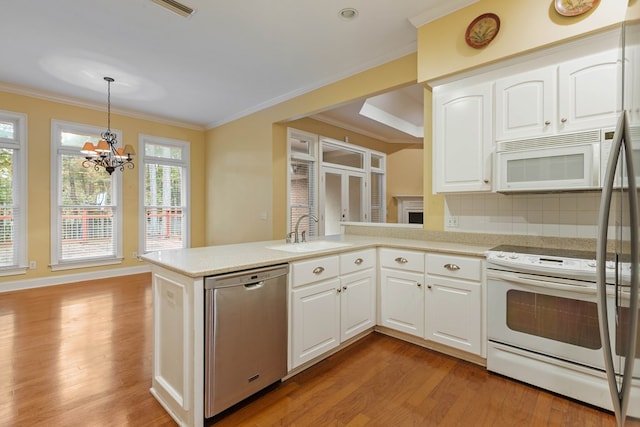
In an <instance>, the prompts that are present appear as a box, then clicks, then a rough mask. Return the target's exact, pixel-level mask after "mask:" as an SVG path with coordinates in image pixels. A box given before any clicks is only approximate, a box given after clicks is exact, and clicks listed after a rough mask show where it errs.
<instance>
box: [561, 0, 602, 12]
mask: <svg viewBox="0 0 640 427" xmlns="http://www.w3.org/2000/svg"><path fill="white" fill-rule="evenodd" d="M599 1H600V0H555V6H556V12H558V13H559V14H560V15H563V16H578V15H582V14H583V13H586V12H588V11H590V10H591V9H593V8H594V7H596V6H597V5H598V3H599Z"/></svg>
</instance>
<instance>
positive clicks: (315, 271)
mask: <svg viewBox="0 0 640 427" xmlns="http://www.w3.org/2000/svg"><path fill="white" fill-rule="evenodd" d="M323 271H324V267H316V268H314V269H313V274H322V272H323Z"/></svg>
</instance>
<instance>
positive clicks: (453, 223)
mask: <svg viewBox="0 0 640 427" xmlns="http://www.w3.org/2000/svg"><path fill="white" fill-rule="evenodd" d="M457 226H458V217H457V216H448V217H447V228H454V227H457Z"/></svg>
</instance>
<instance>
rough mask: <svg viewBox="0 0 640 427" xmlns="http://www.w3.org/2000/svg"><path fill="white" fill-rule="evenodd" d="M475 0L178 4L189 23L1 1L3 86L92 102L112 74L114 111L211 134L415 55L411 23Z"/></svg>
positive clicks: (79, 0) (129, 4)
mask: <svg viewBox="0 0 640 427" xmlns="http://www.w3.org/2000/svg"><path fill="white" fill-rule="evenodd" d="M475 1H477V0H393V1H389V0H320V1H300V0H181V2H182V3H184V4H186V5H187V6H190V7H192V8H194V9H196V12H195V14H193V15H192V16H191V17H189V18H184V17H181V16H179V15H177V14H175V13H172V12H169V11H168V10H166V9H164V8H162V7H160V6H158V5H157V4H155V3H153V2H152V1H151V0H102V1H97V0H55V1H51V0H28V1H24V0H23V1H4V2H2V3H3V4H2V16H3V19H2V21H3V22H2V25H0V39H1V40H3V43H2V45H3V46H2V56H3V60H2V66H1V67H0V89H4V90H9V91H16V92H27V93H29V92H31V93H38V94H44V95H47V96H52V97H54V98H61V99H66V100H73V101H75V102H81V103H86V104H89V105H92V104H95V105H100V104H104V103H106V83H105V82H104V80H103V77H104V76H110V77H113V78H114V79H115V83H113V84H112V88H111V98H112V99H111V101H112V106H113V108H114V111H133V112H137V113H141V114H146V115H151V116H154V117H157V118H166V119H170V120H173V121H178V122H181V123H186V124H193V125H195V126H198V127H213V126H217V125H219V124H222V123H225V122H228V121H230V120H233V119H235V118H239V117H242V116H244V115H247V114H250V113H252V112H255V111H258V110H260V109H262V108H265V107H268V106H270V105H274V104H276V103H278V102H282V101H284V100H286V99H289V98H292V97H294V96H296V95H299V94H302V93H304V92H307V91H309V90H312V89H315V88H318V87H320V86H323V85H325V84H327V83H330V82H333V81H336V80H339V79H341V78H344V77H347V76H349V75H353V74H355V73H357V72H360V71H363V70H365V69H368V68H371V67H372V66H375V65H379V64H382V63H384V62H388V61H390V60H393V59H396V58H399V57H401V56H404V55H406V54H409V53H412V52H415V50H416V32H417V31H416V26H420V25H422V24H424V23H425V22H428V21H429V20H432V19H435V18H437V17H439V16H443V15H445V14H447V13H450V12H451V11H453V10H456V9H459V8H461V7H464V6H466V5H468V4H470V3H474V2H475ZM345 7H353V8H356V9H357V10H358V11H359V15H358V16H357V17H356V18H355V19H354V20H352V21H345V20H344V19H342V18H340V17H339V16H338V11H339V10H340V9H342V8H345ZM410 19H411V21H410ZM0 108H2V106H1V105H0ZM345 108H346V107H345ZM391 139H394V137H390V140H391Z"/></svg>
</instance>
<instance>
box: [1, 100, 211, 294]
mask: <svg viewBox="0 0 640 427" xmlns="http://www.w3.org/2000/svg"><path fill="white" fill-rule="evenodd" d="M0 109H1V110H7V111H13V112H18V113H24V114H26V115H27V124H28V128H27V136H28V146H27V152H28V164H27V167H28V178H27V179H28V183H29V194H28V201H27V203H28V259H29V260H30V261H36V266H37V268H36V269H35V270H28V271H27V274H26V275H20V276H7V277H1V278H0V282H3V281H12V280H21V279H31V278H37V277H44V276H50V275H55V274H71V273H86V272H90V271H98V270H103V269H112V268H113V266H109V267H96V268H85V269H77V270H66V271H60V272H55V273H53V272H51V271H50V269H49V267H48V265H49V263H50V260H51V257H50V226H49V225H50V211H51V208H50V201H51V197H50V190H51V189H50V185H49V182H50V164H51V160H50V159H51V156H50V155H51V120H52V119H57V120H64V121H68V122H76V123H81V124H87V125H93V126H99V127H104V126H106V119H107V118H106V113H105V112H103V111H97V110H93V109H88V108H82V107H78V106H73V105H68V104H63V103H58V102H52V101H48V100H43V99H39V98H32V97H29V96H23V95H17V94H14V93H8V92H2V91H0ZM111 116H112V117H111V123H112V126H113V128H114V129H117V130H120V131H122V138H123V141H121V143H122V142H125V143H127V144H131V145H133V147H134V149H135V150H136V152H137V151H138V134H140V133H142V134H146V135H154V136H160V137H165V138H172V139H179V140H183V141H189V142H190V143H191V230H192V233H191V243H192V246H203V245H204V243H205V239H204V235H203V232H202V230H204V220H205V214H204V166H205V164H204V157H205V156H204V152H205V146H204V131H200V130H192V129H186V128H181V127H176V126H169V125H165V124H160V123H156V122H152V121H148V120H141V119H134V118H130V117H126V116H122V115H118V114H113V113H112V115H111ZM137 166H138V165H137V164H136V169H133V170H128V169H125V171H124V172H119V171H118V172H114V173H123V174H124V179H123V197H122V202H123V215H124V230H123V231H124V242H123V255H124V257H125V260H124V261H123V262H122V264H121V265H120V266H121V267H134V266H139V265H141V264H140V262H139V261H137V260H135V259H133V258H132V257H131V254H132V252H139V251H138V218H139V214H138V191H139V186H138V170H137Z"/></svg>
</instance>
